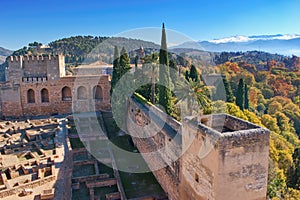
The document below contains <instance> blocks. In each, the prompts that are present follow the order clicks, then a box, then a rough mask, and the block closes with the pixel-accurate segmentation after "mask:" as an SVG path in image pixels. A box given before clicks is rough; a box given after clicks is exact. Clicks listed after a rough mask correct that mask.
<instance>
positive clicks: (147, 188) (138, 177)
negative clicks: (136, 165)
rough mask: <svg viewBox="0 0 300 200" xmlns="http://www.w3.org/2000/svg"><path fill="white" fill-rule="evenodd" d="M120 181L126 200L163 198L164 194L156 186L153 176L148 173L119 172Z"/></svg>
mask: <svg viewBox="0 0 300 200" xmlns="http://www.w3.org/2000/svg"><path fill="white" fill-rule="evenodd" d="M119 173H120V177H121V179H122V185H123V187H124V190H125V193H126V197H127V198H128V199H131V198H138V197H143V196H164V195H165V192H164V191H163V189H162V188H161V186H160V185H159V184H158V182H157V180H156V179H155V177H154V175H153V174H152V173H151V172H148V173H139V174H136V173H133V174H132V173H126V172H119Z"/></svg>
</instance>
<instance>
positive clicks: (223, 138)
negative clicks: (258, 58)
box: [127, 98, 270, 200]
mask: <svg viewBox="0 0 300 200" xmlns="http://www.w3.org/2000/svg"><path fill="white" fill-rule="evenodd" d="M128 118H129V120H127V128H128V130H129V133H131V135H134V136H135V137H133V141H134V143H135V145H136V146H137V147H138V149H139V151H140V152H141V153H142V156H143V158H144V159H145V161H146V162H147V164H148V166H149V168H150V169H151V171H153V174H154V175H155V177H156V179H157V180H158V182H159V183H160V185H161V186H162V188H163V189H164V190H165V192H166V193H167V194H168V197H169V199H172V200H181V199H191V200H229V199H230V200H240V199H243V200H265V199H266V195H267V182H268V156H269V136H270V132H269V130H267V129H265V128H261V127H259V126H257V125H255V124H252V123H250V122H247V121H244V120H241V119H238V118H236V117H233V116H230V115H227V114H215V115H210V116H205V117H201V118H200V117H199V119H198V118H190V119H189V118H188V117H187V118H185V119H184V120H183V121H182V123H180V122H178V121H176V120H174V119H173V118H171V117H168V116H167V117H166V116H164V114H163V113H162V112H161V111H160V110H159V109H157V108H156V107H155V106H149V105H146V104H141V103H139V102H138V101H137V100H135V99H134V98H132V99H131V100H130V102H129V109H128ZM154 119H155V120H154ZM158 119H161V120H163V121H164V123H165V124H164V125H163V126H162V125H161V124H159V123H161V122H160V121H161V120H158ZM157 122H159V123H157ZM157 130H159V131H157ZM153 131H156V134H155V135H154V134H153V133H152V134H151V135H149V137H144V136H143V137H138V136H139V135H140V134H141V133H143V132H144V133H151V132H153ZM164 163H167V164H168V165H164Z"/></svg>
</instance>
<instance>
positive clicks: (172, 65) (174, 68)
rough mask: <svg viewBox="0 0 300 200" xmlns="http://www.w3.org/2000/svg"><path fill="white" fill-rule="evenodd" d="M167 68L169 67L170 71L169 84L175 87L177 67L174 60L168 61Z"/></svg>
mask: <svg viewBox="0 0 300 200" xmlns="http://www.w3.org/2000/svg"><path fill="white" fill-rule="evenodd" d="M169 67H170V69H172V70H171V71H170V78H171V82H172V83H173V85H174V86H175V84H176V81H177V80H176V77H177V76H176V73H177V71H178V67H177V63H176V62H175V60H170V62H169Z"/></svg>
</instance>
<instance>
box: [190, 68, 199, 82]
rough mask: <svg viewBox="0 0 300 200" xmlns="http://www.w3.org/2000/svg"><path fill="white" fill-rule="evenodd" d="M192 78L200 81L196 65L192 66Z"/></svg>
mask: <svg viewBox="0 0 300 200" xmlns="http://www.w3.org/2000/svg"><path fill="white" fill-rule="evenodd" d="M190 78H191V79H192V80H193V81H195V82H197V81H198V80H199V79H198V72H197V69H196V67H195V65H192V66H191V71H190Z"/></svg>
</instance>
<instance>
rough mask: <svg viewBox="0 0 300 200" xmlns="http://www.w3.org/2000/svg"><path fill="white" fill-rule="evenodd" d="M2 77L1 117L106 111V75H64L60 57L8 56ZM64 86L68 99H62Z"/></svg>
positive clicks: (0, 94) (107, 90) (0, 89)
mask: <svg viewBox="0 0 300 200" xmlns="http://www.w3.org/2000/svg"><path fill="white" fill-rule="evenodd" d="M80 74H84V75H80ZM5 76H6V82H3V83H1V84H0V105H1V106H0V108H1V109H0V111H1V115H2V116H4V117H18V116H36V115H52V114H66V113H72V112H86V111H95V110H100V109H102V110H105V109H109V108H110V95H109V91H110V77H109V75H104V74H90V75H86V74H85V73H79V74H77V75H76V76H66V75H65V63H64V57H63V56H62V55H56V56H24V57H23V56H18V57H15V56H11V57H9V58H8V68H7V69H6V71H5ZM97 86H98V87H97ZM66 87H68V88H69V89H70V94H71V96H64V92H63V89H64V88H66ZM79 88H81V89H79ZM96 88H97V89H96ZM45 91H46V92H45ZM96 91H97V92H96ZM43 92H44V93H43ZM79 93H80V94H79ZM95 93H97V95H95ZM79 95H81V96H79ZM70 97H71V98H70Z"/></svg>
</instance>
